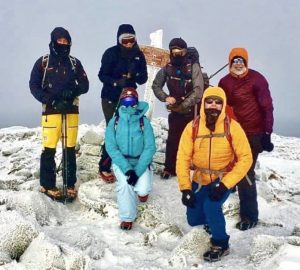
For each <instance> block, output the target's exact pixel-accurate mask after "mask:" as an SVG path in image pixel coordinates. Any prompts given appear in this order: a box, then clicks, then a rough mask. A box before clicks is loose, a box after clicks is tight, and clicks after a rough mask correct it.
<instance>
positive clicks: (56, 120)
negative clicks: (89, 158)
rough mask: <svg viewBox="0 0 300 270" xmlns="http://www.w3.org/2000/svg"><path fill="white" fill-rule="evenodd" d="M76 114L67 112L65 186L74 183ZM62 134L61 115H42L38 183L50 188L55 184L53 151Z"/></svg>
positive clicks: (77, 120)
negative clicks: (41, 144) (66, 180)
mask: <svg viewBox="0 0 300 270" xmlns="http://www.w3.org/2000/svg"><path fill="white" fill-rule="evenodd" d="M78 122H79V116H78V114H67V145H66V146H67V179H68V183H67V186H68V187H71V186H74V185H75V183H76V154H75V145H76V140H77V132H78ZM61 136H62V115H61V114H51V115H43V116H42V143H43V147H44V149H43V151H42V154H41V160H40V185H41V186H43V187H44V188H47V189H51V188H54V187H55V186H56V164H55V153H56V147H57V143H58V141H59V139H61Z"/></svg>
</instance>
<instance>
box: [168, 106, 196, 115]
mask: <svg viewBox="0 0 300 270" xmlns="http://www.w3.org/2000/svg"><path fill="white" fill-rule="evenodd" d="M167 110H168V111H172V112H177V113H180V114H186V113H188V112H190V111H191V108H190V107H188V108H186V107H184V106H183V105H182V103H180V104H176V103H175V104H168V105H167Z"/></svg>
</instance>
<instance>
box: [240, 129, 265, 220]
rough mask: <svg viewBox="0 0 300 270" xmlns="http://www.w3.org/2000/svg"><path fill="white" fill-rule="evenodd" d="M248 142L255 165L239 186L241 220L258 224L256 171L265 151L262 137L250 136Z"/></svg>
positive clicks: (253, 164)
mask: <svg viewBox="0 0 300 270" xmlns="http://www.w3.org/2000/svg"><path fill="white" fill-rule="evenodd" d="M248 141H249V143H250V147H251V151H252V157H253V163H252V165H251V168H250V169H249V171H248V173H247V176H248V179H247V178H246V177H244V178H243V179H242V180H241V181H240V182H239V183H238V185H237V186H238V193H239V198H240V218H241V220H245V219H246V220H249V221H251V222H257V221H258V204H257V190H256V180H255V171H254V169H255V165H256V161H257V158H258V155H259V153H261V152H262V151H263V149H262V145H261V135H260V134H258V135H250V136H248ZM249 181H250V182H251V184H250V183H249Z"/></svg>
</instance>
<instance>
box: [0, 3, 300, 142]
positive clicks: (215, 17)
mask: <svg viewBox="0 0 300 270" xmlns="http://www.w3.org/2000/svg"><path fill="white" fill-rule="evenodd" d="M122 23H131V24H132V25H133V26H134V28H135V30H136V33H137V38H138V43H140V44H149V43H150V39H149V34H150V33H151V32H153V31H155V30H158V29H163V30H164V39H163V45H164V47H165V48H167V47H168V43H169V41H170V39H172V38H173V37H182V38H183V39H185V40H186V41H187V43H188V45H190V46H195V47H197V48H198V50H199V53H200V61H201V64H202V66H204V71H206V72H207V73H208V74H209V75H210V74H212V73H214V72H215V71H216V70H217V69H219V68H220V67H222V66H223V65H224V64H225V63H226V62H227V59H228V53H229V51H230V50H231V48H233V47H239V46H242V47H245V48H246V49H247V50H248V52H249V66H250V68H253V69H256V70H257V71H259V72H261V73H262V74H263V75H264V76H265V77H266V78H267V80H268V81H269V84H270V89H271V92H272V96H273V102H274V107H275V112H274V115H275V126H274V132H275V133H277V134H281V135H288V136H298V137H299V136H300V128H299V107H300V104H299V102H300V98H299V96H300V92H299V90H300V82H299V81H300V76H299V63H300V53H299V50H300V1H298V0H285V1H281V0H251V1H244V0H226V1H224V0H173V1H167V0H165V1H163V0H160V1H158V0H151V1H143V0H125V1H124V0H116V1H114V0H86V1H83V0H51V1H46V0H23V1H22V0H9V1H4V0H1V3H0V36H1V50H0V59H1V66H0V81H1V84H0V102H1V104H0V127H8V126H17V125H19V126H27V127H36V126H39V125H40V115H41V105H40V104H39V102H38V101H36V100H35V99H34V98H33V96H32V95H31V93H30V90H29V87H28V81H29V76H30V72H31V69H32V66H33V64H34V63H35V61H36V59H37V58H38V57H40V56H42V55H44V54H46V53H48V51H49V50H48V44H49V41H50V32H51V31H52V30H53V29H54V27H56V26H63V27H65V28H66V29H68V30H69V32H70V34H71V36H72V41H73V46H72V49H71V54H72V55H74V56H76V57H77V58H79V59H80V60H81V62H82V63H83V66H84V68H85V70H86V72H87V74H88V77H89V80H90V91H89V92H88V93H87V94H86V95H83V96H82V97H81V106H80V112H81V123H87V124H96V125H97V124H98V123H99V122H100V121H101V120H102V119H103V115H102V110H101V105H100V91H101V83H100V81H99V80H98V77H97V74H98V71H99V67H100V60H101V56H102V54H103V52H104V51H105V49H106V48H108V47H110V46H112V45H114V44H115V43H116V32H117V29H118V26H119V25H120V24H122ZM227 72H228V70H227V69H226V70H224V71H222V72H221V73H219V74H218V75H217V76H216V77H215V78H214V79H213V80H212V81H211V83H212V84H217V83H218V81H219V79H220V78H221V77H222V76H224V75H225V74H226V73H227ZM155 106H156V108H155V109H156V110H155V113H154V117H156V116H166V111H165V109H164V107H163V105H162V103H159V102H156V104H155Z"/></svg>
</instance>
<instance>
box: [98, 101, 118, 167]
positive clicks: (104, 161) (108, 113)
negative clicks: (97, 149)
mask: <svg viewBox="0 0 300 270" xmlns="http://www.w3.org/2000/svg"><path fill="white" fill-rule="evenodd" d="M101 103H102V110H103V114H104V118H105V122H106V126H107V124H108V122H109V120H110V119H111V118H112V117H113V116H114V113H115V111H116V108H117V106H118V102H112V101H110V100H108V99H102V102H101ZM110 167H111V158H110V157H109V155H108V153H107V151H106V149H105V144H103V145H102V154H101V158H100V161H99V171H110Z"/></svg>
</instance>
